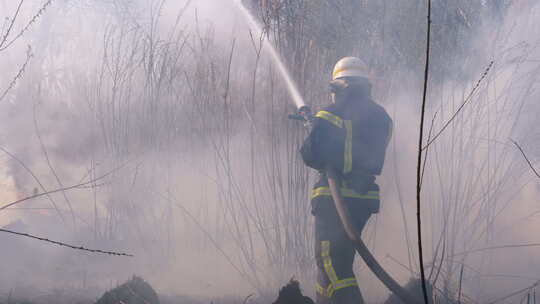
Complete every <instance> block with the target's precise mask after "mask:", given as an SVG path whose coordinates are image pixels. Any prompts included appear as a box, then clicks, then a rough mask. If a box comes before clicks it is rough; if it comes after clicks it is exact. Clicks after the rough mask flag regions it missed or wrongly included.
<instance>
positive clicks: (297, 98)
mask: <svg viewBox="0 0 540 304" xmlns="http://www.w3.org/2000/svg"><path fill="white" fill-rule="evenodd" d="M233 2H234V3H235V4H236V6H237V7H238V9H239V10H240V12H242V14H243V15H244V17H245V18H246V20H247V22H248V24H249V27H250V28H251V30H252V31H253V32H254V33H255V35H257V36H258V37H261V36H262V35H263V34H264V33H263V30H262V27H261V26H260V24H259V23H258V22H257V20H255V18H254V17H253V15H252V14H251V13H250V12H249V10H248V9H247V8H246V7H245V6H244V4H242V0H233ZM264 46H265V47H266V48H265V49H266V51H268V53H269V54H270V57H271V58H272V61H273V62H274V64H275V65H276V66H277V68H278V70H279V73H280V74H281V77H283V80H284V81H285V84H286V85H287V90H288V91H289V94H290V95H291V98H292V100H293V102H294V104H295V105H296V107H297V108H298V110H299V112H301V113H302V112H306V113H307V110H308V109H309V108H308V107H307V106H306V103H305V102H304V98H303V97H302V95H301V94H300V91H299V90H298V86H297V85H296V83H295V82H294V80H293V79H292V77H291V74H290V73H289V70H288V69H287V67H286V66H285V64H284V63H283V60H282V59H281V56H280V55H279V53H278V51H277V50H276V48H275V47H274V45H272V43H270V41H269V40H268V39H264Z"/></svg>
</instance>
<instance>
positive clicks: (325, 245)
mask: <svg viewBox="0 0 540 304" xmlns="http://www.w3.org/2000/svg"><path fill="white" fill-rule="evenodd" d="M321 257H322V261H323V265H324V271H325V272H326V275H327V276H328V279H329V280H330V284H328V286H327V287H326V288H324V287H323V286H321V285H320V284H319V283H317V285H316V291H317V292H318V293H319V294H321V295H323V296H326V297H329V298H331V297H332V296H333V295H334V293H335V292H336V291H338V290H340V289H343V288H347V287H353V286H358V283H357V282H356V278H355V277H352V278H345V279H341V280H340V279H338V276H337V274H336V271H335V269H334V266H333V265H332V258H331V257H330V241H322V242H321Z"/></svg>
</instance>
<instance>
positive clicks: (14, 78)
mask: <svg viewBox="0 0 540 304" xmlns="http://www.w3.org/2000/svg"><path fill="white" fill-rule="evenodd" d="M32 57H34V55H33V54H32V48H31V47H30V46H28V50H27V51H26V61H25V62H24V63H23V65H22V67H21V68H20V69H19V72H17V75H15V77H13V79H12V80H11V82H10V83H9V85H8V87H7V89H5V90H4V92H3V93H2V95H0V101H2V99H4V98H5V97H6V96H7V94H8V93H9V91H10V90H11V89H13V87H14V86H15V84H16V83H17V81H19V79H21V78H22V76H23V74H24V71H25V70H26V66H28V63H29V62H30V59H32Z"/></svg>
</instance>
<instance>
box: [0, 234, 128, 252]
mask: <svg viewBox="0 0 540 304" xmlns="http://www.w3.org/2000/svg"><path fill="white" fill-rule="evenodd" d="M0 232H5V233H10V234H15V235H19V236H24V237H27V238H31V239H36V240H39V241H43V242H47V243H51V244H55V245H58V246H63V247H68V248H71V249H75V250H82V251H87V252H92V253H103V254H108V255H116V256H128V257H133V255H132V254H129V253H123V252H114V251H106V250H101V249H88V248H85V247H83V246H73V245H70V244H66V243H62V242H58V241H53V240H50V239H47V238H43V237H39V236H35V235H31V234H28V233H22V232H16V231H12V230H7V229H3V228H0Z"/></svg>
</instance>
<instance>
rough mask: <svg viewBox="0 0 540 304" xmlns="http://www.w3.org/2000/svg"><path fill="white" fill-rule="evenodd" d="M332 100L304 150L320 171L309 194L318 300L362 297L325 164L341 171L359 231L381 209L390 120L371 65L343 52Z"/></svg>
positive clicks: (336, 302)
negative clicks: (375, 93) (380, 180)
mask: <svg viewBox="0 0 540 304" xmlns="http://www.w3.org/2000/svg"><path fill="white" fill-rule="evenodd" d="M330 88H331V92H332V99H333V103H332V104H331V105H329V106H328V107H326V108H324V109H323V110H321V111H319V112H317V114H316V115H315V117H314V120H313V128H312V130H311V132H310V134H309V135H308V137H307V138H306V140H305V141H304V143H303V145H302V148H301V150H300V153H301V155H302V158H303V160H304V162H305V164H306V165H307V166H309V167H311V168H314V169H316V170H318V171H319V175H320V176H319V180H318V182H317V183H316V184H315V186H314V188H313V190H312V194H311V206H312V214H313V215H314V216H315V238H316V240H315V254H316V261H317V267H318V276H317V286H316V291H317V304H326V303H333V304H346V303H347V304H348V303H351V304H352V303H355V304H357V303H364V301H363V298H362V294H361V292H360V289H359V286H358V283H357V280H356V278H355V275H354V272H353V262H354V257H355V253H356V252H355V246H354V244H353V242H352V241H351V240H350V239H349V238H348V237H347V234H346V233H345V230H344V228H343V225H342V224H341V221H340V218H339V216H338V214H337V211H336V208H335V205H334V202H333V200H332V196H331V192H330V189H329V187H328V180H327V176H326V173H325V171H326V169H327V168H332V169H333V171H336V172H338V175H339V180H340V181H341V182H340V184H341V195H342V196H343V198H344V200H345V203H346V204H347V205H348V207H349V210H350V212H351V217H352V220H353V222H354V225H356V228H357V230H358V231H360V232H361V231H362V229H363V227H364V226H365V225H366V223H367V221H368V219H369V217H370V216H371V215H372V214H374V213H377V212H378V211H379V186H378V185H377V184H376V182H375V178H376V176H378V175H380V174H381V171H382V168H383V164H384V158H385V154H386V148H387V146H388V142H389V139H390V137H391V134H392V120H391V118H390V117H389V116H388V114H387V113H386V111H385V110H384V108H383V107H381V106H380V105H378V104H377V103H375V102H374V101H373V99H372V97H371V83H370V81H369V78H368V77H367V67H366V65H365V64H364V63H363V62H362V60H360V59H359V58H355V57H345V58H343V59H341V60H340V61H339V62H338V63H337V64H336V66H335V68H334V71H333V76H332V81H331V82H330Z"/></svg>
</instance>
